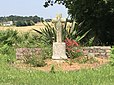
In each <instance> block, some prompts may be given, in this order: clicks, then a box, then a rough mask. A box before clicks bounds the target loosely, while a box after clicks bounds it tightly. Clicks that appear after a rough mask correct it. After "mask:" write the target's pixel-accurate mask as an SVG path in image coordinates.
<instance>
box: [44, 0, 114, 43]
mask: <svg viewBox="0 0 114 85" xmlns="http://www.w3.org/2000/svg"><path fill="white" fill-rule="evenodd" d="M55 3H58V4H62V5H64V6H65V7H66V8H68V14H69V15H70V16H71V18H72V19H75V20H76V21H77V22H79V23H80V22H82V21H84V24H83V26H82V28H81V29H80V30H82V33H83V32H86V31H87V30H89V29H91V31H90V33H89V34H88V37H86V39H85V40H88V39H89V38H91V37H95V40H94V45H112V44H114V37H113V36H114V24H113V23H114V0H47V1H46V2H45V5H44V7H48V6H50V5H52V6H53V5H54V4H55Z"/></svg>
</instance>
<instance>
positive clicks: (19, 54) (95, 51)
mask: <svg viewBox="0 0 114 85" xmlns="http://www.w3.org/2000/svg"><path fill="white" fill-rule="evenodd" d="M41 51H42V50H41V48H17V49H16V59H23V57H24V56H25V55H29V56H31V55H33V54H35V55H39V54H40V53H41ZM82 52H83V54H84V56H93V57H101V58H108V57H109V56H110V52H111V47H110V46H93V47H82Z"/></svg>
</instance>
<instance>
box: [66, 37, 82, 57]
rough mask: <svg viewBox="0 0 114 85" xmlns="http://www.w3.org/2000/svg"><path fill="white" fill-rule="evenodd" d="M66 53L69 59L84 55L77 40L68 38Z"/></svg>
mask: <svg viewBox="0 0 114 85" xmlns="http://www.w3.org/2000/svg"><path fill="white" fill-rule="evenodd" d="M65 43H66V51H67V55H68V57H69V58H71V59H74V58H77V57H79V56H81V55H82V52H81V50H80V47H79V44H78V43H77V42H76V41H75V40H71V39H68V38H66V40H65Z"/></svg>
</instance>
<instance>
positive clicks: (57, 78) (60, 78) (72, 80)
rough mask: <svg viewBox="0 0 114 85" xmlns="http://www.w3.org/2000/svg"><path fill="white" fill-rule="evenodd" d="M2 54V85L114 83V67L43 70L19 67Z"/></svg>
mask: <svg viewBox="0 0 114 85" xmlns="http://www.w3.org/2000/svg"><path fill="white" fill-rule="evenodd" d="M4 57H5V56H3V55H0V85H114V67H112V66H109V65H106V66H103V67H101V68H97V69H88V70H84V69H82V70H80V71H69V72H65V71H64V72H61V71H60V72H59V71H58V72H55V73H50V72H42V71H38V70H32V69H31V68H29V69H17V68H14V67H12V66H11V65H8V64H6V63H5V60H4Z"/></svg>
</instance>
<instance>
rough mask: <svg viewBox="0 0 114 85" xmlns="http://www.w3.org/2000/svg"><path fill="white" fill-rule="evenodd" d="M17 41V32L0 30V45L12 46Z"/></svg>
mask: <svg viewBox="0 0 114 85" xmlns="http://www.w3.org/2000/svg"><path fill="white" fill-rule="evenodd" d="M17 41H18V32H17V31H16V30H15V31H13V30H10V29H8V30H1V31H0V44H7V45H10V46H12V45H13V44H16V43H17Z"/></svg>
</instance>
